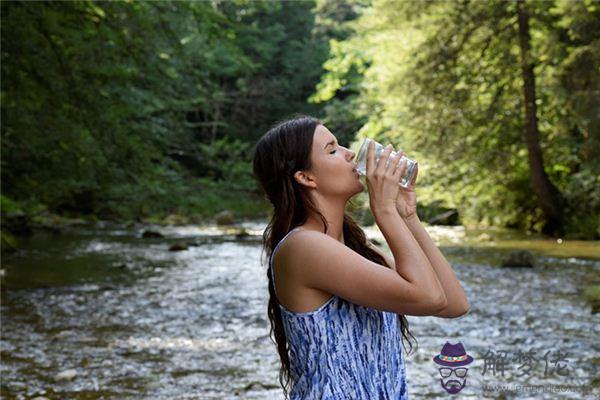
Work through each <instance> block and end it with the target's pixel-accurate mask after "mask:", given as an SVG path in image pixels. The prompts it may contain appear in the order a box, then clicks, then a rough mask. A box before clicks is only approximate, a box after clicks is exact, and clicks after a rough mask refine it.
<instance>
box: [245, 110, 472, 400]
mask: <svg viewBox="0 0 600 400" xmlns="http://www.w3.org/2000/svg"><path fill="white" fill-rule="evenodd" d="M390 152H391V147H390V146H388V147H387V148H386V150H385V152H384V154H383V155H382V157H381V159H380V160H379V162H378V163H377V164H376V163H375V157H374V149H373V147H371V148H369V150H368V156H367V158H368V159H367V173H366V184H367V188H368V192H369V201H370V207H371V211H372V213H373V215H374V217H375V221H376V223H377V225H378V226H379V228H380V230H381V232H382V233H383V236H384V237H385V239H386V241H387V243H388V245H389V247H390V249H391V251H392V253H393V256H394V257H393V258H391V257H389V256H387V255H386V254H385V253H384V252H383V251H382V250H381V249H379V248H377V246H375V245H373V244H372V243H370V242H369V241H368V240H367V239H366V236H365V234H364V232H363V230H362V229H361V228H360V227H359V226H358V225H357V224H356V222H355V221H354V220H353V219H352V218H351V217H350V216H349V215H348V214H346V213H345V207H346V203H347V202H348V200H350V198H352V197H353V196H354V195H356V194H358V193H361V192H362V191H363V190H364V186H363V184H362V182H361V181H360V180H359V175H358V173H357V172H356V171H355V167H356V164H355V163H354V162H353V161H352V160H353V158H354V156H355V154H354V153H353V152H352V151H350V150H348V149H347V148H345V147H343V146H340V145H339V144H338V143H337V140H336V138H335V136H334V135H333V134H332V133H331V132H330V131H329V130H328V129H327V128H326V127H325V126H324V125H323V124H321V123H320V121H319V120H317V119H315V118H311V117H308V116H299V117H296V118H294V119H291V120H288V121H284V122H282V123H280V124H278V125H276V126H275V127H273V128H272V129H270V130H269V131H268V132H267V133H266V134H265V135H264V136H263V137H262V138H261V139H260V140H259V141H258V143H257V144H256V146H255V149H254V164H253V169H254V171H253V172H254V176H255V178H256V179H257V180H258V181H259V183H260V185H261V187H262V189H263V190H264V192H265V194H266V197H267V198H268V199H269V200H270V201H271V203H272V204H273V207H274V213H273V217H272V219H271V221H270V222H269V224H268V226H267V228H266V229H265V232H264V234H263V239H264V245H265V248H266V250H267V254H268V256H269V268H268V270H267V278H268V286H269V295H270V299H269V304H268V316H269V320H270V322H271V332H270V334H271V337H273V333H274V339H275V342H276V344H277V347H278V351H279V357H280V359H281V363H282V365H281V369H280V373H279V380H280V383H281V385H282V387H283V390H284V395H285V397H286V398H288V389H289V387H290V385H291V390H289V395H290V397H291V399H292V400H295V399H365V400H369V399H406V398H408V394H407V387H406V379H405V367H404V355H403V349H402V346H400V343H401V342H402V339H405V340H408V337H409V336H411V337H412V335H411V334H410V332H409V330H408V323H407V320H406V318H405V317H404V315H436V316H440V317H447V318H451V317H457V316H460V315H463V314H465V313H466V312H467V311H468V309H469V305H468V303H467V299H466V298H465V294H464V292H463V290H462V288H461V286H460V283H459V282H458V280H457V279H456V276H455V274H454V271H453V270H452V268H451V267H450V265H449V264H448V262H447V261H446V260H445V258H444V256H443V255H442V254H441V252H440V251H439V249H438V248H437V247H436V246H435V244H434V243H433V242H432V240H431V238H430V237H429V235H428V234H427V232H426V231H425V229H424V228H423V226H422V225H421V224H420V222H419V219H418V217H417V213H416V195H415V192H414V180H413V182H412V183H411V187H410V188H409V189H406V190H404V189H402V190H401V189H400V186H399V185H398V181H399V179H400V176H401V175H402V173H403V171H404V168H403V165H404V164H401V165H400V164H399V163H398V161H399V159H400V156H401V154H402V153H401V152H399V154H398V156H397V157H396V158H395V159H392V160H390V163H389V166H388V167H387V168H386V162H385V161H387V160H388V158H389V154H390ZM398 165H400V167H398ZM413 338H414V337H413ZM409 343H410V342H409ZM410 347H411V349H412V343H410Z"/></svg>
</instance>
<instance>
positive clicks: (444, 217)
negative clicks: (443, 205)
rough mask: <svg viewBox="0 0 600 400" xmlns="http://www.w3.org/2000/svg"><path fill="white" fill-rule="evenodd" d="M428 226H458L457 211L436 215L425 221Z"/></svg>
mask: <svg viewBox="0 0 600 400" xmlns="http://www.w3.org/2000/svg"><path fill="white" fill-rule="evenodd" d="M427 222H428V223H429V225H451V226H454V225H458V210H455V209H453V210H449V211H446V212H443V213H441V214H438V215H436V216H434V217H432V218H430V219H429V221H427Z"/></svg>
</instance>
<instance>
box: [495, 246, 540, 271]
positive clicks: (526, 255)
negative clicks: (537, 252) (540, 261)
mask: <svg viewBox="0 0 600 400" xmlns="http://www.w3.org/2000/svg"><path fill="white" fill-rule="evenodd" d="M502 266H503V267H508V268H515V267H516V268H532V267H535V257H534V256H533V254H532V253H531V252H530V251H529V250H517V251H511V252H510V253H509V254H508V256H506V257H505V258H504V259H503V260H502Z"/></svg>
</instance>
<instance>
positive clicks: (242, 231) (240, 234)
mask: <svg viewBox="0 0 600 400" xmlns="http://www.w3.org/2000/svg"><path fill="white" fill-rule="evenodd" d="M246 236H250V234H249V233H248V231H247V230H246V228H240V230H239V231H238V232H237V233H236V234H235V237H236V238H243V237H246Z"/></svg>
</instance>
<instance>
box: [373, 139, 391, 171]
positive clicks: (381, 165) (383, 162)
mask: <svg viewBox="0 0 600 400" xmlns="http://www.w3.org/2000/svg"><path fill="white" fill-rule="evenodd" d="M391 152H392V145H391V144H388V145H387V146H385V149H384V150H383V154H382V155H381V157H379V161H378V162H377V167H375V171H376V172H378V173H380V174H381V175H385V171H386V169H387V160H388V158H389V156H390V153H391Z"/></svg>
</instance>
